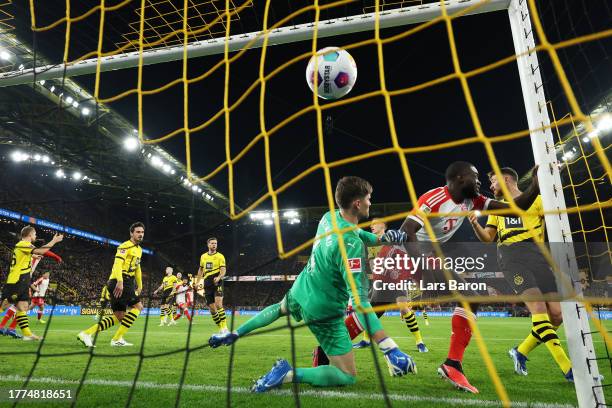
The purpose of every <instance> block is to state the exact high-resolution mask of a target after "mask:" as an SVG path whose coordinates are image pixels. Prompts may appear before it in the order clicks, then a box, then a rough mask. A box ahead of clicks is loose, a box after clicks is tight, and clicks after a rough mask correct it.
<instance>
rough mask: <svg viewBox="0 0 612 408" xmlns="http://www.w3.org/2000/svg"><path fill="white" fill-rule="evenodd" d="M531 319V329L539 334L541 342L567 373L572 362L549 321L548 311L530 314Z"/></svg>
mask: <svg viewBox="0 0 612 408" xmlns="http://www.w3.org/2000/svg"><path fill="white" fill-rule="evenodd" d="M531 321H532V322H533V331H534V332H536V333H537V334H538V335H539V336H540V338H541V339H542V343H544V344H545V345H546V348H547V349H548V351H549V352H550V354H551V355H552V356H553V358H554V359H555V361H556V363H557V365H559V368H560V369H561V371H563V373H564V374H567V372H568V371H569V370H570V368H572V362H571V361H570V359H569V358H567V355H566V354H565V351H564V350H563V347H561V342H560V341H559V336H557V332H556V331H555V330H554V329H553V325H552V324H551V323H550V319H549V318H548V313H540V314H534V315H532V316H531Z"/></svg>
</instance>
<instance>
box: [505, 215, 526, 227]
mask: <svg viewBox="0 0 612 408" xmlns="http://www.w3.org/2000/svg"><path fill="white" fill-rule="evenodd" d="M504 226H505V227H506V228H523V219H522V218H521V217H504Z"/></svg>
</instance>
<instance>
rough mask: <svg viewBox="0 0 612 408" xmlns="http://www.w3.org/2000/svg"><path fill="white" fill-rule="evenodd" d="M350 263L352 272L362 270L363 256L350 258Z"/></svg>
mask: <svg viewBox="0 0 612 408" xmlns="http://www.w3.org/2000/svg"><path fill="white" fill-rule="evenodd" d="M348 264H349V269H350V270H351V273H357V272H361V258H349V259H348Z"/></svg>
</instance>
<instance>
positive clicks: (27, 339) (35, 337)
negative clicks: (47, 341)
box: [22, 334, 43, 341]
mask: <svg viewBox="0 0 612 408" xmlns="http://www.w3.org/2000/svg"><path fill="white" fill-rule="evenodd" d="M42 339H43V338H42V337H40V336H37V335H35V334H33V335H31V336H23V338H22V340H23V341H40V340H42Z"/></svg>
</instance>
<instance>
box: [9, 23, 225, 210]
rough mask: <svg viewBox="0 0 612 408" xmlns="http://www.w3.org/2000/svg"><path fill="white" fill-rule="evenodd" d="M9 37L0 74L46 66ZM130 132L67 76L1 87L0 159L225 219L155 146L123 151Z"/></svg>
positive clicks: (202, 186) (205, 192) (212, 192)
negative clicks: (152, 196) (149, 194)
mask: <svg viewBox="0 0 612 408" xmlns="http://www.w3.org/2000/svg"><path fill="white" fill-rule="evenodd" d="M10 31H13V30H11V29H3V30H0V48H2V50H3V51H4V52H8V53H9V55H10V63H8V64H7V61H8V60H9V59H8V58H6V59H3V64H2V65H0V71H10V70H13V69H15V68H19V67H24V66H25V65H27V64H32V63H33V61H34V60H36V61H37V65H39V64H45V63H48V61H46V60H45V58H44V57H42V56H41V55H40V53H38V54H35V52H34V50H33V49H32V48H30V47H29V46H28V45H26V44H25V43H24V42H22V41H21V40H20V39H19V38H18V37H17V35H16V33H15V32H14V31H13V32H10ZM135 132H136V131H135V129H134V125H133V124H132V123H131V122H130V121H128V120H127V119H126V118H125V117H123V116H122V115H121V114H119V113H118V112H117V111H115V110H113V109H111V108H109V107H108V106H105V105H103V104H96V103H95V102H94V98H93V96H92V95H91V94H90V93H89V91H87V90H86V89H85V88H84V87H82V86H80V85H79V84H77V83H76V82H74V81H73V80H71V79H70V78H64V79H63V80H62V81H53V82H51V81H37V82H36V83H31V84H29V85H21V86H15V87H7V88H5V89H3V91H2V93H0V157H1V158H2V160H4V161H9V162H10V161H14V162H24V161H28V162H29V164H32V165H36V166H40V167H41V174H45V173H56V175H57V174H59V173H57V172H58V171H59V170H60V169H61V171H62V174H64V178H70V175H71V174H72V175H74V174H76V175H77V176H78V179H77V180H73V181H78V182H80V183H79V184H80V185H81V186H83V185H86V186H89V187H88V188H97V189H98V191H99V190H100V189H103V190H105V191H108V192H109V193H111V195H112V192H113V191H115V192H117V193H119V194H120V195H123V197H124V198H125V196H126V194H125V193H127V196H129V197H128V198H130V199H132V200H134V199H136V200H137V199H138V196H139V194H138V193H139V192H140V193H146V192H152V191H154V192H156V194H155V199H156V200H163V202H166V203H167V204H168V205H172V206H173V207H178V208H180V207H183V208H191V207H192V205H193V206H194V209H196V210H203V211H211V210H212V212H213V213H214V212H220V213H223V214H226V215H227V210H226V209H227V208H228V203H227V197H226V196H225V195H224V194H223V193H221V192H220V191H218V190H217V189H215V188H214V187H213V186H211V185H210V184H208V183H205V182H201V183H198V185H197V186H196V185H192V184H191V183H188V182H187V181H185V174H186V170H185V167H184V165H183V164H182V163H181V162H180V161H179V160H177V159H176V158H175V157H173V156H172V155H171V154H170V153H168V152H167V151H166V150H164V149H163V148H161V147H159V146H150V145H147V146H140V145H139V144H138V143H135V144H134V143H133V144H132V146H131V147H132V149H133V150H134V151H133V152H128V151H126V149H125V141H126V139H132V141H133V142H136V139H135V137H134V135H135ZM43 158H44V160H43ZM21 164H22V165H23V163H21ZM194 176H195V177H197V175H194ZM194 196H195V199H194ZM143 198H144V197H143ZM192 201H193V203H192ZM134 205H135V206H139V205H141V204H138V203H137V202H134ZM211 207H212V208H211Z"/></svg>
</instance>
